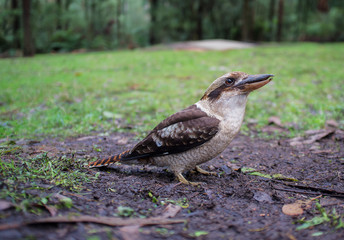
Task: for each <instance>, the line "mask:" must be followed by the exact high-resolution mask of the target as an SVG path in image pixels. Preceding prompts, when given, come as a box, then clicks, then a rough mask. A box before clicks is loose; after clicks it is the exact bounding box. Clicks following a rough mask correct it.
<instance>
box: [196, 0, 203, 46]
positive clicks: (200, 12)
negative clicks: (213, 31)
mask: <svg viewBox="0 0 344 240" xmlns="http://www.w3.org/2000/svg"><path fill="white" fill-rule="evenodd" d="M203 6H204V2H203V1H202V0H199V1H198V6H197V13H196V17H197V20H196V22H197V25H196V38H197V40H201V39H203V17H204V16H203V15H204V14H203Z"/></svg>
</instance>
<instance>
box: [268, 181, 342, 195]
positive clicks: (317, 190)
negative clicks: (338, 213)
mask: <svg viewBox="0 0 344 240" xmlns="http://www.w3.org/2000/svg"><path fill="white" fill-rule="evenodd" d="M269 180H271V181H273V182H276V183H280V184H283V185H286V186H289V187H294V188H300V189H305V190H310V191H312V192H313V193H311V192H306V191H303V193H309V194H319V193H321V194H322V195H324V196H331V197H336V198H344V192H341V191H336V190H331V189H325V188H318V187H312V186H306V185H302V184H293V183H288V182H283V181H279V180H275V179H269ZM274 188H276V187H275V186H274ZM276 189H278V188H276ZM278 190H282V189H278ZM282 191H283V190H282ZM285 191H287V190H285ZM291 191H292V190H291V189H290V191H289V192H291Z"/></svg>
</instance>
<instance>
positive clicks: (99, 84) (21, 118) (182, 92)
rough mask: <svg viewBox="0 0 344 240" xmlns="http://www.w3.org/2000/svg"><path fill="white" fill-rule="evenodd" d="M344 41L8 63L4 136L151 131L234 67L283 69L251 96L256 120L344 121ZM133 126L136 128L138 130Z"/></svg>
mask: <svg viewBox="0 0 344 240" xmlns="http://www.w3.org/2000/svg"><path fill="white" fill-rule="evenodd" d="M343 56H344V44H341V43H340V44H310V43H302V44H290V45H276V46H264V47H258V48H253V49H243V50H232V51H226V52H184V51H144V50H136V51H119V52H98V53H86V54H59V55H53V54H50V55H37V56H35V57H34V58H16V59H2V60H0V66H1V67H0V138H5V137H10V138H14V139H18V138H23V137H24V138H34V137H46V136H61V137H66V136H71V135H77V134H88V133H90V132H92V131H99V132H105V133H106V132H116V131H135V132H138V133H143V132H146V131H148V130H149V129H151V128H152V127H154V126H155V125H156V124H157V123H158V122H159V121H161V120H162V119H163V118H164V117H166V116H168V115H170V114H172V113H174V112H175V111H178V110H180V109H182V108H184V107H187V106H189V105H191V104H193V103H194V102H196V101H197V100H198V99H199V98H200V97H201V96H202V94H203V92H204V90H205V89H206V88H207V87H208V86H209V84H210V83H211V82H212V81H213V80H214V79H215V78H217V77H218V76H220V75H222V74H224V73H225V72H227V71H244V72H247V73H250V74H257V73H272V74H275V78H274V80H273V82H271V83H270V84H269V85H267V86H265V87H264V88H262V89H261V90H259V91H257V92H254V93H252V94H251V96H250V98H249V102H248V106H247V114H246V121H247V119H256V120H257V121H258V128H259V127H261V126H263V125H264V124H266V123H267V119H268V118H269V116H273V115H274V116H278V117H280V118H281V120H282V122H283V123H293V124H294V125H293V126H294V128H293V129H291V130H292V133H299V132H302V131H304V130H307V129H319V128H323V127H324V123H325V121H326V120H327V119H335V120H337V121H339V123H340V126H341V127H343V125H344V120H343V118H342V116H343V114H344V94H343V92H344V91H343V90H344V85H343V78H344V71H343ZM132 126H134V128H133V130H130V129H129V128H130V127H132Z"/></svg>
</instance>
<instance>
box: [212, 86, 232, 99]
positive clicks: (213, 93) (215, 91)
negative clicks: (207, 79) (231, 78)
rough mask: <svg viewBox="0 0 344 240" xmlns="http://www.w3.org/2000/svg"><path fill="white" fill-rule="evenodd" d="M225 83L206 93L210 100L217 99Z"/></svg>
mask: <svg viewBox="0 0 344 240" xmlns="http://www.w3.org/2000/svg"><path fill="white" fill-rule="evenodd" d="M227 87H228V86H227V85H226V84H222V85H221V86H220V87H218V88H216V89H215V90H213V91H211V92H210V93H209V95H208V98H209V100H210V101H214V100H216V99H218V98H219V97H220V95H221V93H222V91H223V89H225V88H227Z"/></svg>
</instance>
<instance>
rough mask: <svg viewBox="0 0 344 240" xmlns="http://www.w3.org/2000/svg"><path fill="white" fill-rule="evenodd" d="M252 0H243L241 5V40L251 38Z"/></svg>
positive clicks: (249, 39)
mask: <svg viewBox="0 0 344 240" xmlns="http://www.w3.org/2000/svg"><path fill="white" fill-rule="evenodd" d="M252 3H253V0H244V3H243V7H242V17H243V19H242V29H241V30H242V32H241V34H242V40H244V41H251V40H252V25H253V8H252Z"/></svg>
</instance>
